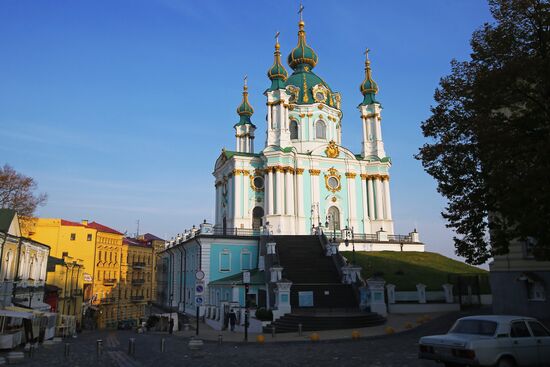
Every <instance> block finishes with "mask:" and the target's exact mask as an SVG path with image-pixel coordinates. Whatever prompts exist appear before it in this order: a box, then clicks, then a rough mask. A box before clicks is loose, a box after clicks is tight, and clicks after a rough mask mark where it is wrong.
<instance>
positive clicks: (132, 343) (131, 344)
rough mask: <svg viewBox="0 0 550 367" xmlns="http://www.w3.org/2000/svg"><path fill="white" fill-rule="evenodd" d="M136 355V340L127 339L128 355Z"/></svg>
mask: <svg viewBox="0 0 550 367" xmlns="http://www.w3.org/2000/svg"><path fill="white" fill-rule="evenodd" d="M135 354H136V339H134V338H130V339H128V355H131V356H133V355H135Z"/></svg>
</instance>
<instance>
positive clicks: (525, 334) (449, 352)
mask: <svg viewBox="0 0 550 367" xmlns="http://www.w3.org/2000/svg"><path fill="white" fill-rule="evenodd" d="M419 347H420V354H419V358H422V359H431V360H434V361H437V362H442V363H444V364H445V366H498V367H512V366H522V367H523V366H550V332H549V331H548V329H546V328H545V327H544V325H542V324H541V323H540V322H538V321H537V320H536V319H534V318H530V317H522V316H469V317H463V318H461V319H458V320H457V321H456V322H455V324H454V325H453V327H452V328H451V330H449V332H448V333H447V334H445V335H432V336H424V337H422V338H420V341H419Z"/></svg>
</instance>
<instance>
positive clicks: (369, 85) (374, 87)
mask: <svg viewBox="0 0 550 367" xmlns="http://www.w3.org/2000/svg"><path fill="white" fill-rule="evenodd" d="M365 54H366V55H367V56H366V57H367V59H366V60H365V79H364V80H363V82H362V83H361V85H360V87H359V89H360V90H361V93H362V94H363V96H364V98H363V102H361V105H363V106H365V105H368V104H372V103H378V102H377V101H376V99H375V96H376V94H377V93H378V84H376V82H375V81H374V80H373V79H372V71H371V69H370V60H369V50H368V49H367V51H366V52H365Z"/></svg>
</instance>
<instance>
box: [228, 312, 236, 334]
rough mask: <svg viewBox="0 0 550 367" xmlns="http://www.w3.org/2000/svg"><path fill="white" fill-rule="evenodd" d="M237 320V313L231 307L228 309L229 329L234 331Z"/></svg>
mask: <svg viewBox="0 0 550 367" xmlns="http://www.w3.org/2000/svg"><path fill="white" fill-rule="evenodd" d="M236 322H237V314H236V313H235V310H233V309H231V311H229V325H230V326H231V331H235V323H236Z"/></svg>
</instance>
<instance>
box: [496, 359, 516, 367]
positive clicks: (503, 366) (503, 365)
mask: <svg viewBox="0 0 550 367" xmlns="http://www.w3.org/2000/svg"><path fill="white" fill-rule="evenodd" d="M497 367H516V362H515V361H514V360H513V359H512V358H510V357H503V358H501V359H499V360H498V363H497Z"/></svg>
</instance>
